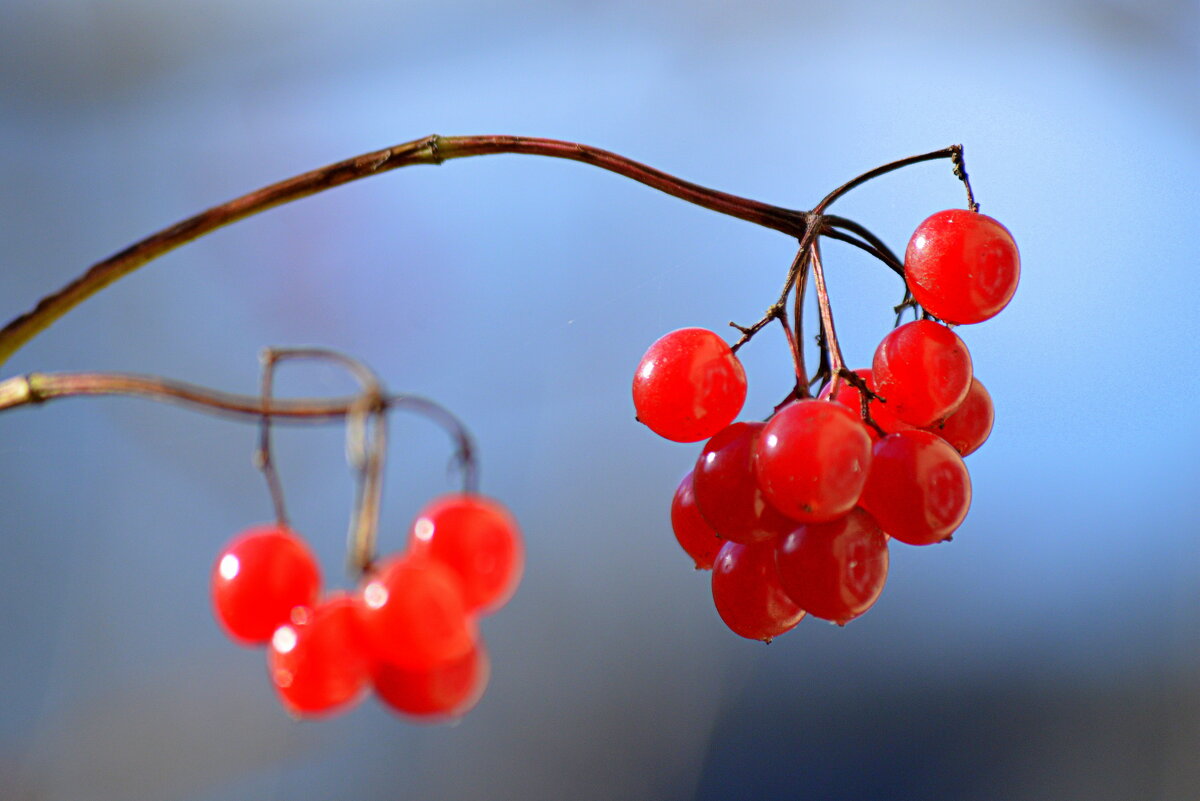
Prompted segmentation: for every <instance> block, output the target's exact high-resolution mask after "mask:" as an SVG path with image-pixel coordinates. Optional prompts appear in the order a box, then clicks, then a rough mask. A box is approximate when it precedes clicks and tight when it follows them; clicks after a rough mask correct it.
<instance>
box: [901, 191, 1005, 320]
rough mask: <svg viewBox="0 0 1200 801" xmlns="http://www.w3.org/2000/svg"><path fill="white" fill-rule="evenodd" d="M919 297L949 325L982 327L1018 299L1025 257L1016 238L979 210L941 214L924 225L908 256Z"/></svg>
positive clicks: (906, 269)
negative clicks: (1019, 251) (981, 323)
mask: <svg viewBox="0 0 1200 801" xmlns="http://www.w3.org/2000/svg"><path fill="white" fill-rule="evenodd" d="M904 274H905V279H906V280H907V282H908V286H909V288H910V289H911V290H912V294H913V298H914V299H915V300H916V301H917V303H920V304H921V306H922V307H924V309H925V310H926V311H927V312H929V313H930V314H932V315H933V316H934V317H937V318H939V319H941V320H945V321H946V322H948V323H954V324H961V323H978V322H981V321H983V320H986V319H988V318H989V317H993V316H995V315H996V314H997V313H999V312H1000V310H1001V309H1003V308H1004V307H1005V306H1007V305H1008V302H1009V300H1011V299H1012V296H1013V293H1014V292H1016V291H1017V282H1018V281H1019V280H1020V277H1021V257H1020V254H1018V253H1017V244H1016V242H1014V241H1013V238H1012V234H1010V233H1009V232H1008V229H1007V228H1005V227H1004V226H1003V225H1001V224H1000V223H998V222H996V221H995V220H993V219H992V218H991V217H988V216H987V215H985V214H980V213H979V212H975V211H968V210H966V209H949V210H947V211H939V212H938V213H937V214H934V215H932V216H931V217H929V218H928V219H926V220H925V221H924V222H922V223H921V224H920V225H919V226H917V230H916V232H915V233H914V234H913V235H912V239H911V240H909V243H908V249H907V251H906V252H905V254H904Z"/></svg>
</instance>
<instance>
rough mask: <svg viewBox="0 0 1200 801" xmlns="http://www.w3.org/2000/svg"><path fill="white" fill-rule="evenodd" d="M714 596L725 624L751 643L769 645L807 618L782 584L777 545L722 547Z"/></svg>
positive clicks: (714, 576)
mask: <svg viewBox="0 0 1200 801" xmlns="http://www.w3.org/2000/svg"><path fill="white" fill-rule="evenodd" d="M712 593H713V603H714V604H715V605H716V607H717V613H718V614H719V615H720V616H721V619H722V620H724V621H725V625H726V626H728V627H729V628H730V630H732V631H733V633H734V634H737V635H740V636H742V637H745V638H746V639H749V640H764V641H766V642H770V641H771V640H772V639H774V638H775V637H778V636H779V635H780V634H783V633H785V632H788V631H791V630H792V629H793V628H795V627H796V624H797V623H799V622H800V619H801V618H803V617H804V611H803V610H802V609H801V608H800V607H798V606H797V605H796V604H795V602H793V601H792V599H791V598H789V597H788V596H787V593H785V592H784V591H783V587H781V586H780V584H779V571H778V570H777V569H776V567H775V545H774V543H770V542H763V543H755V544H753V545H743V544H741V543H739V542H727V543H725V544H724V545H723V546H721V551H720V553H718V554H717V561H716V563H715V564H714V565H713V575H712Z"/></svg>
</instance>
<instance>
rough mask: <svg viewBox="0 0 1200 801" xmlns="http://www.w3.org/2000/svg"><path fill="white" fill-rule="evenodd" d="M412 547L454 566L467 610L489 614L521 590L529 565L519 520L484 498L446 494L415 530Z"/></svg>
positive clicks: (416, 552) (419, 553)
mask: <svg viewBox="0 0 1200 801" xmlns="http://www.w3.org/2000/svg"><path fill="white" fill-rule="evenodd" d="M409 543H410V549H411V551H412V553H413V555H414V556H428V557H431V558H433V559H436V560H437V561H439V562H441V563H442V564H444V565H446V566H447V567H449V568H450V569H451V570H453V571H454V573H455V574H456V575H457V576H458V579H459V581H460V582H461V583H462V590H463V600H464V601H465V603H466V606H467V611H469V612H479V613H490V612H494V611H496V610H497V609H499V608H500V607H501V606H503V605H504V604H505V603H506V602H507V601H508V599H509V598H511V597H512V594H513V593H514V592H516V589H517V584H518V583H519V582H520V580H521V572H522V569H523V566H524V563H525V556H524V549H523V547H522V545H521V532H520V530H519V529H518V528H517V521H516V520H514V519H513V517H512V515H510V514H509V513H508V510H507V509H505V508H504V507H503V506H501V505H500V504H499V503H498V502H496V501H494V500H491V499H490V498H485V497H483V496H482V495H464V494H460V495H446V496H443V497H441V498H438V499H436V500H435V501H433V503H430V504H429V505H428V506H426V507H425V508H424V509H423V510H421V513H420V514H419V515H418V516H417V519H416V521H415V522H414V523H413V527H412V537H411V538H410V541H409Z"/></svg>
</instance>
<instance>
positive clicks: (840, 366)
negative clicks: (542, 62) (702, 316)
mask: <svg viewBox="0 0 1200 801" xmlns="http://www.w3.org/2000/svg"><path fill="white" fill-rule="evenodd" d="M947 155H948V156H949V157H950V158H951V159H952V160H953V163H954V166H955V174H956V175H957V176H958V177H959V178H961V179H962V181H963V183H964V184H965V185H966V188H967V201H968V206H969V208H968V209H966V210H961V209H950V210H947V211H942V212H938V213H937V214H934V215H932V216H930V217H929V218H928V219H926V220H925V221H924V222H923V223H921V225H920V226H918V228H917V230H916V232H915V233H914V234H913V236H912V238H911V239H910V241H909V244H908V248H907V250H906V251H905V259H904V262H903V263H901V262H900V261H899V260H898V259H897V258H896V257H895V256H894V255H893V254H892V252H891V251H890V250H889V249H888V248H887V247H886V245H884V244H883V243H882V241H880V240H879V239H878V237H876V236H875V235H874V234H872V233H871V232H870V231H869V230H868V229H867V228H866V227H865V226H862V225H860V224H858V223H853V222H851V221H848V220H845V219H843V218H840V217H832V216H831V215H826V214H825V213H824V211H825V209H826V208H827V207H828V206H829V204H830V203H832V202H833V201H834V200H836V199H837V198H838V197H840V196H841V195H842V194H844V193H845V192H846V191H849V190H850V189H851V188H853V187H855V186H857V185H859V184H861V183H863V182H864V181H866V180H869V179H870V178H873V177H876V176H878V175H882V174H884V173H886V172H888V171H890V170H892V169H897V168H899V167H902V166H905V165H907V164H911V163H914V162H915V161H918V160H923V159H924V158H926V157H916V158H915V159H903V160H901V161H898V162H893V163H892V164H890V165H885V166H884V167H880V168H878V169H876V170H872V171H870V172H868V173H864V175H862V176H859V177H858V178H856V179H854V180H853V181H850V182H848V183H847V184H845V185H843V186H842V187H839V188H838V189H836V190H834V191H833V192H831V193H830V194H829V195H827V196H826V197H825V198H824V199H823V200H822V201H821V202H820V203H819V204H817V206H816V207H815V208H814V210H813V211H812V212H810V213H809V217H808V221H809V225H808V227H807V228H806V230H805V232H804V234H803V235H802V236H801V237H800V238H799V240H800V247H799V251H798V252H797V254H796V258H795V259H794V260H793V262H792V264H791V266H790V267H789V269H788V273H787V277H786V279H785V282H784V287H783V291H782V293H781V294H780V296H779V298H778V300H777V301H776V302H775V303H773V304H772V305H771V306H770V307H769V308H768V309H767V311H766V313H765V314H764V315H763V316H762V318H761V319H759V320H758V321H757V322H755V323H754V324H752V325H749V326H742V325H737V324H736V323H731V324H730V325H732V326H734V327H735V328H736V329H738V331H739V332H740V333H741V336H740V338H739V339H738V340H737V341H736V342H734V343H733V344H732V345H729V344H727V343H726V342H725V340H724V339H722V338H721V337H720V336H718V335H717V334H716V333H714V332H712V331H710V330H707V329H702V328H684V329H679V330H677V331H673V332H671V333H669V334H666V335H665V336H663V337H661V338H660V339H659V340H658V341H656V342H655V343H654V344H652V345H651V346H650V348H649V349H648V350H647V351H646V353H645V355H644V356H643V357H642V361H641V363H640V364H639V365H638V367H637V370H636V371H635V373H634V379H633V402H634V407H635V409H636V410H637V417H638V419H639V420H640V421H641V422H643V423H645V424H646V425H647V426H649V427H650V428H651V430H653V431H654V432H655V433H657V434H659V435H661V436H663V437H665V438H666V439H669V440H673V441H676V442H698V441H702V440H706V442H705V445H704V447H703V448H702V450H701V452H700V456H699V458H698V459H697V461H696V463H695V466H694V467H693V468H692V471H691V472H690V473H688V474H687V475H686V476H685V477H684V478H683V480H682V482H681V483H680V485H679V487H678V488H677V489H676V491H675V495H674V498H673V499H672V504H671V523H672V527H673V529H674V531H675V535H676V538H677V540H678V541H679V544H680V545H681V546H682V547H683V549H684V551H686V552H687V553H688V554H689V555H690V556H691V557H692V559H693V561H694V562H695V565H696V567H697V568H699V569H711V570H712V571H713V574H712V593H713V601H714V603H715V605H716V608H717V612H718V613H719V614H720V616H721V618H722V619H723V620H724V622H725V623H726V625H728V627H729V628H730V629H732V630H733V631H734V632H735V633H737V634H740V635H741V636H743V637H747V638H750V639H758V640H766V641H770V640H771V639H772V638H774V637H777V636H779V635H780V634H783V633H785V632H787V631H789V630H791V629H792V628H793V627H795V626H796V625H797V624H798V623H799V622H800V620H801V619H802V618H803V617H804V616H805V615H806V614H808V615H812V616H813V617H819V618H824V619H826V620H830V621H832V622H835V623H838V624H839V625H841V624H845V623H846V622H848V621H850V620H852V619H854V618H856V617H858V616H860V615H862V614H863V613H864V612H865V611H866V610H867V609H868V608H870V607H871V605H872V604H874V603H875V601H876V599H877V598H878V597H879V594H880V593H881V592H882V590H883V586H884V583H885V581H886V578H887V572H888V543H889V541H890V540H897V541H900V542H903V543H907V544H910V545H930V544H933V543H937V542H944V541H947V540H949V539H950V538H951V535H952V534H953V533H954V531H955V530H956V529H957V528H958V526H959V525H960V524H961V523H962V521H963V519H964V518H965V516H966V513H967V509H968V507H969V505H970V501H971V482H970V477H969V475H968V473H967V469H966V466H965V464H964V463H963V459H962V457H964V456H966V455H967V454H969V453H972V452H974V451H975V450H976V449H977V448H978V447H979V446H980V445H981V444H983V441H984V440H986V439H987V437H988V435H989V434H990V432H991V428H992V419H993V410H992V402H991V397H990V395H989V394H988V392H987V390H986V389H985V388H984V386H983V384H982V383H981V382H980V381H979V380H978V379H977V378H976V377H975V376H974V367H973V364H972V361H971V356H970V354H969V352H968V351H967V347H966V345H965V344H964V343H963V341H962V339H960V338H959V336H958V335H957V334H956V333H955V332H954V331H953V330H952V328H951V326H952V325H955V324H966V323H977V322H982V321H983V320H986V319H989V318H991V317H993V316H995V315H996V314H997V313H999V312H1000V311H1001V310H1002V309H1003V308H1004V307H1005V306H1006V305H1007V304H1008V302H1009V300H1011V298H1012V296H1013V293H1014V292H1015V291H1016V287H1017V282H1018V279H1019V276H1020V257H1019V255H1018V253H1017V248H1016V244H1015V243H1014V241H1013V239H1012V236H1011V235H1010V234H1009V232H1008V231H1007V229H1005V228H1004V227H1003V226H1002V225H1000V223H998V222H996V221H995V220H994V219H992V218H990V217H987V216H985V215H982V214H980V213H979V212H978V206H977V204H976V203H975V200H974V194H973V193H972V191H971V188H970V184H969V182H968V181H967V176H966V171H965V169H964V168H963V164H962V150H961V148H957V147H956V148H951V149H950V150H949V152H948V154H947ZM823 236H829V237H830V238H833V239H839V240H842V241H847V242H851V243H853V244H855V245H857V246H859V247H860V248H862V249H864V250H867V251H868V252H871V253H872V254H874V255H875V256H877V257H878V258H879V260H880V261H881V262H883V263H884V264H885V265H887V266H888V267H889V268H890V269H892V270H894V271H895V272H897V273H899V274H900V275H901V277H903V278H904V281H905V288H904V298H903V300H902V301H901V304H900V305H899V306H897V307H896V310H897V321H896V327H895V328H894V330H892V331H891V332H890V333H888V334H887V335H886V336H885V337H884V338H883V340H882V341H881V342H880V343H879V346H878V348H876V351H875V355H874V359H873V361H872V364H871V366H870V367H869V368H860V369H857V370H851V369H849V368H848V367H847V366H846V362H845V359H844V357H843V354H842V351H841V347H840V346H839V344H838V338H837V331H836V328H835V326H834V319H833V309H832V307H831V304H830V302H829V292H828V288H827V284H826V276H825V266H824V263H823V260H822V254H821V238H822V237H823ZM810 273H811V276H812V282H813V285H814V288H815V291H816V295H817V309H818V330H819V335H818V337H817V341H818V343H819V346H820V363H819V365H818V366H817V368H816V369H815V371H813V373H812V374H811V375H810V374H809V372H808V370H807V369H806V367H805V362H804V352H803V325H802V322H803V308H804V303H803V301H804V294H805V291H806V288H807V285H808V278H809V275H810ZM789 297H790V298H791V300H792V316H793V317H792V319H789V313H788V300H789ZM908 309H911V310H912V311H913V312H914V314H915V315H916V318H917V319H915V320H913V321H911V322H909V323H906V324H903V325H901V324H900V323H901V320H902V313H903V312H904V311H905V310H908ZM773 320H778V321H779V322H780V324H781V326H782V328H783V331H784V333H785V336H786V338H787V342H788V346H789V349H790V351H791V354H792V366H793V369H794V371H795V376H796V382H795V387H794V389H793V390H792V391H791V392H789V393H788V396H787V397H785V398H784V399H783V401H782V402H780V403H779V405H777V406H776V407H775V408H774V410H773V411H772V412H771V414H770V415H769V416H768V417H767V419H766V420H765V421H762V422H758V421H743V422H735V420H736V419H737V417H738V415H739V414H740V413H741V409H742V405H743V403H744V402H745V399H746V392H747V382H746V373H745V370H744V369H743V368H742V365H741V362H740V361H739V359H738V357H737V355H736V354H737V351H738V349H739V348H741V347H742V346H743V345H745V344H746V343H747V342H749V341H750V340H751V339H752V338H753V337H754V336H755V335H756V334H758V332H759V331H761V330H762V329H763V328H765V327H766V326H767V325H768V324H769V323H770V322H772V321H773ZM813 387H817V388H818V389H819V391H818V393H817V396H816V397H815V398H814V397H813V395H812V388H813Z"/></svg>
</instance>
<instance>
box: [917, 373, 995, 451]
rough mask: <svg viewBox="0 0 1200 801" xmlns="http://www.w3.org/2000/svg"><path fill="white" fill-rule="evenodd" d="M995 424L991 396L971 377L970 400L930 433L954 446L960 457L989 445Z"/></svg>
mask: <svg viewBox="0 0 1200 801" xmlns="http://www.w3.org/2000/svg"><path fill="white" fill-rule="evenodd" d="M994 420H995V410H994V409H993V408H992V396H991V394H989V393H988V391H987V389H986V388H984V386H983V384H981V383H979V379H977V378H974V377H972V378H971V388H970V389H969V390H967V397H966V399H964V400H963V402H962V403H961V404H960V405H959V407H958V409H956V410H955V412H954V414H952V415H950V416H949V417H947V418H946V419H945V420H944V421H943V422H941V423H934V424H933V425H932V426H930V427H929V429H928V430H929V431H932V432H933V433H935V434H937V435H938V436H939V437H941V438H942V439H944V440H946V442H949V443H950V444H951V445H953V446H954V450H956V451H958V453H959V455H960V456H966V455H967V454H970V453H974V452H975V451H977V450H979V446H980V445H982V444H983V443H984V442H986V441H987V438H988V435H989V434H991V433H992V422H993V421H994Z"/></svg>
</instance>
